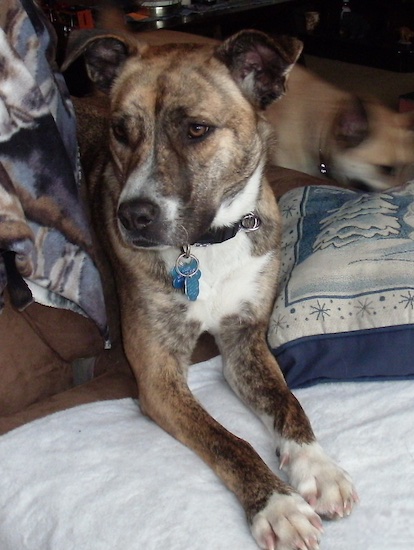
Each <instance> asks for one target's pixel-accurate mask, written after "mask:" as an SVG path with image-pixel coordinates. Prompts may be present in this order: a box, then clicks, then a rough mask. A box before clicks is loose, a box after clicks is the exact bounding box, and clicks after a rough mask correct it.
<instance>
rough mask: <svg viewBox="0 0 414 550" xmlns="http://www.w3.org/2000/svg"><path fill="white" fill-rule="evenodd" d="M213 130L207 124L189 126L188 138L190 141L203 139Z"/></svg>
mask: <svg viewBox="0 0 414 550" xmlns="http://www.w3.org/2000/svg"><path fill="white" fill-rule="evenodd" d="M210 130H211V126H207V125H206V124H190V125H189V126H188V133H187V136H188V138H189V139H201V138H203V137H205V136H206V135H207V134H208V133H209V132H210Z"/></svg>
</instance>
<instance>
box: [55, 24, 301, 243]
mask: <svg viewBox="0 0 414 550" xmlns="http://www.w3.org/2000/svg"><path fill="white" fill-rule="evenodd" d="M301 47H302V44H301V43H300V42H299V41H297V40H295V39H288V38H284V39H278V40H276V39H273V38H271V37H270V36H268V35H266V34H264V33H261V32H257V31H242V32H240V33H238V34H237V35H235V36H233V37H231V38H229V39H228V40H226V41H225V42H224V43H222V44H219V45H216V44H189V43H184V44H183V43H181V44H165V45H158V46H146V45H142V44H140V43H139V42H136V41H135V40H131V39H130V37H129V36H122V35H117V34H115V33H112V34H106V35H105V36H102V35H101V33H100V32H95V33H92V34H91V35H89V36H88V37H87V38H86V40H85V39H83V40H82V41H80V42H76V41H75V43H74V45H73V48H72V53H71V54H70V56H69V58H68V60H67V61H66V63H65V66H67V65H68V64H69V63H70V62H71V60H73V59H74V58H75V57H76V56H78V55H79V54H80V53H83V54H84V56H85V62H86V66H87V71H88V74H89V76H90V78H91V79H92V81H93V82H94V83H95V85H96V86H97V87H98V88H99V89H100V90H101V91H104V92H106V93H109V95H110V102H111V108H110V111H111V112H110V117H111V120H110V136H109V158H108V165H107V168H106V179H107V180H108V181H109V182H110V186H109V187H110V188H111V189H110V190H109V189H108V192H112V193H115V195H114V201H113V202H114V204H116V214H117V217H118V230H119V232H120V234H121V236H122V238H123V240H124V241H125V242H126V243H128V244H129V245H132V246H135V247H151V248H153V247H160V246H181V245H183V244H191V243H193V242H196V241H197V239H198V238H199V237H200V236H201V235H203V234H204V233H205V232H206V231H207V230H209V229H210V228H215V227H222V226H228V225H232V224H233V223H235V222H237V221H238V220H239V219H240V218H241V217H242V216H243V215H245V214H246V213H248V212H249V211H250V210H252V209H254V207H255V203H256V200H257V197H258V193H259V190H260V185H261V180H262V175H261V174H262V168H263V163H264V156H265V150H266V143H265V132H264V131H261V127H262V125H264V122H263V121H261V116H260V111H261V110H262V109H264V108H265V107H266V106H267V105H268V104H269V103H270V102H272V101H274V100H276V99H277V98H279V97H280V96H281V95H282V94H283V92H284V90H285V81H286V78H287V76H288V74H289V71H290V69H291V68H292V66H293V64H294V63H295V61H296V59H297V57H298V55H299V54H300V51H301ZM114 190H115V191H114Z"/></svg>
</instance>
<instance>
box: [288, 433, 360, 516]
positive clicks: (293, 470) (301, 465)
mask: <svg viewBox="0 0 414 550" xmlns="http://www.w3.org/2000/svg"><path fill="white" fill-rule="evenodd" d="M288 447H289V450H287V449H285V458H284V461H283V470H285V471H286V472H287V474H288V476H289V482H290V484H291V485H293V487H295V488H296V489H297V490H298V492H299V493H300V494H301V495H302V496H303V498H304V499H305V500H306V501H307V502H308V503H309V504H310V505H311V506H312V508H313V509H314V510H315V511H316V512H317V513H318V514H319V515H321V516H323V517H326V518H329V519H339V518H343V517H346V516H349V515H350V514H351V512H352V510H353V508H354V506H355V504H356V503H358V501H359V499H358V495H357V492H356V490H355V487H354V485H353V483H352V480H351V477H350V476H349V475H348V473H347V472H345V470H343V469H342V468H340V467H339V466H338V465H337V464H336V463H335V462H334V461H333V460H332V459H331V458H329V457H328V456H327V455H326V454H325V453H324V451H323V450H322V448H321V447H320V446H319V445H318V444H317V443H314V444H312V445H304V446H299V445H297V444H292V443H289V444H288Z"/></svg>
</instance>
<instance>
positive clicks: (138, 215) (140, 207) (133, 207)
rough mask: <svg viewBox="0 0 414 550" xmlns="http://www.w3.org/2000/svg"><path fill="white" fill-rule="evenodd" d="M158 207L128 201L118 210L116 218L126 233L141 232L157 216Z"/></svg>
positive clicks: (151, 204) (136, 201) (141, 201)
mask: <svg viewBox="0 0 414 550" xmlns="http://www.w3.org/2000/svg"><path fill="white" fill-rule="evenodd" d="M159 210H160V209H159V207H158V206H157V205H156V204H154V203H153V202H150V201H143V200H138V199H135V200H130V201H128V202H123V203H122V204H120V205H119V208H118V218H119V221H120V222H121V223H122V225H123V226H124V227H125V229H126V230H127V231H141V230H142V229H145V228H146V227H148V226H149V225H150V224H151V223H152V222H153V221H154V220H156V219H157V217H158V215H159Z"/></svg>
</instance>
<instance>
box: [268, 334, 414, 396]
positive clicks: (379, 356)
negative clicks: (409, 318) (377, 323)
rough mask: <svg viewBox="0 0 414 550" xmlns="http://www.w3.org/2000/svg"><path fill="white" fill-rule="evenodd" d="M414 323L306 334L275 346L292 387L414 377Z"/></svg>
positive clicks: (276, 354)
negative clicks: (332, 332)
mask: <svg viewBox="0 0 414 550" xmlns="http://www.w3.org/2000/svg"><path fill="white" fill-rule="evenodd" d="M413 344H414V325H398V326H392V327H383V328H374V329H369V330H356V331H351V332H345V333H335V334H320V335H316V336H306V337H304V338H299V339H297V340H294V341H292V342H287V343H286V344H283V345H282V346H280V347H279V348H277V349H273V350H272V351H273V353H274V354H275V356H276V358H277V360H278V363H279V365H280V367H281V369H282V371H283V374H284V375H285V378H286V381H287V383H288V385H289V387H291V388H300V387H304V386H311V385H314V384H317V383H320V382H337V381H347V382H349V381H362V380H396V379H399V378H400V379H409V378H412V377H414V357H413Z"/></svg>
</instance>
